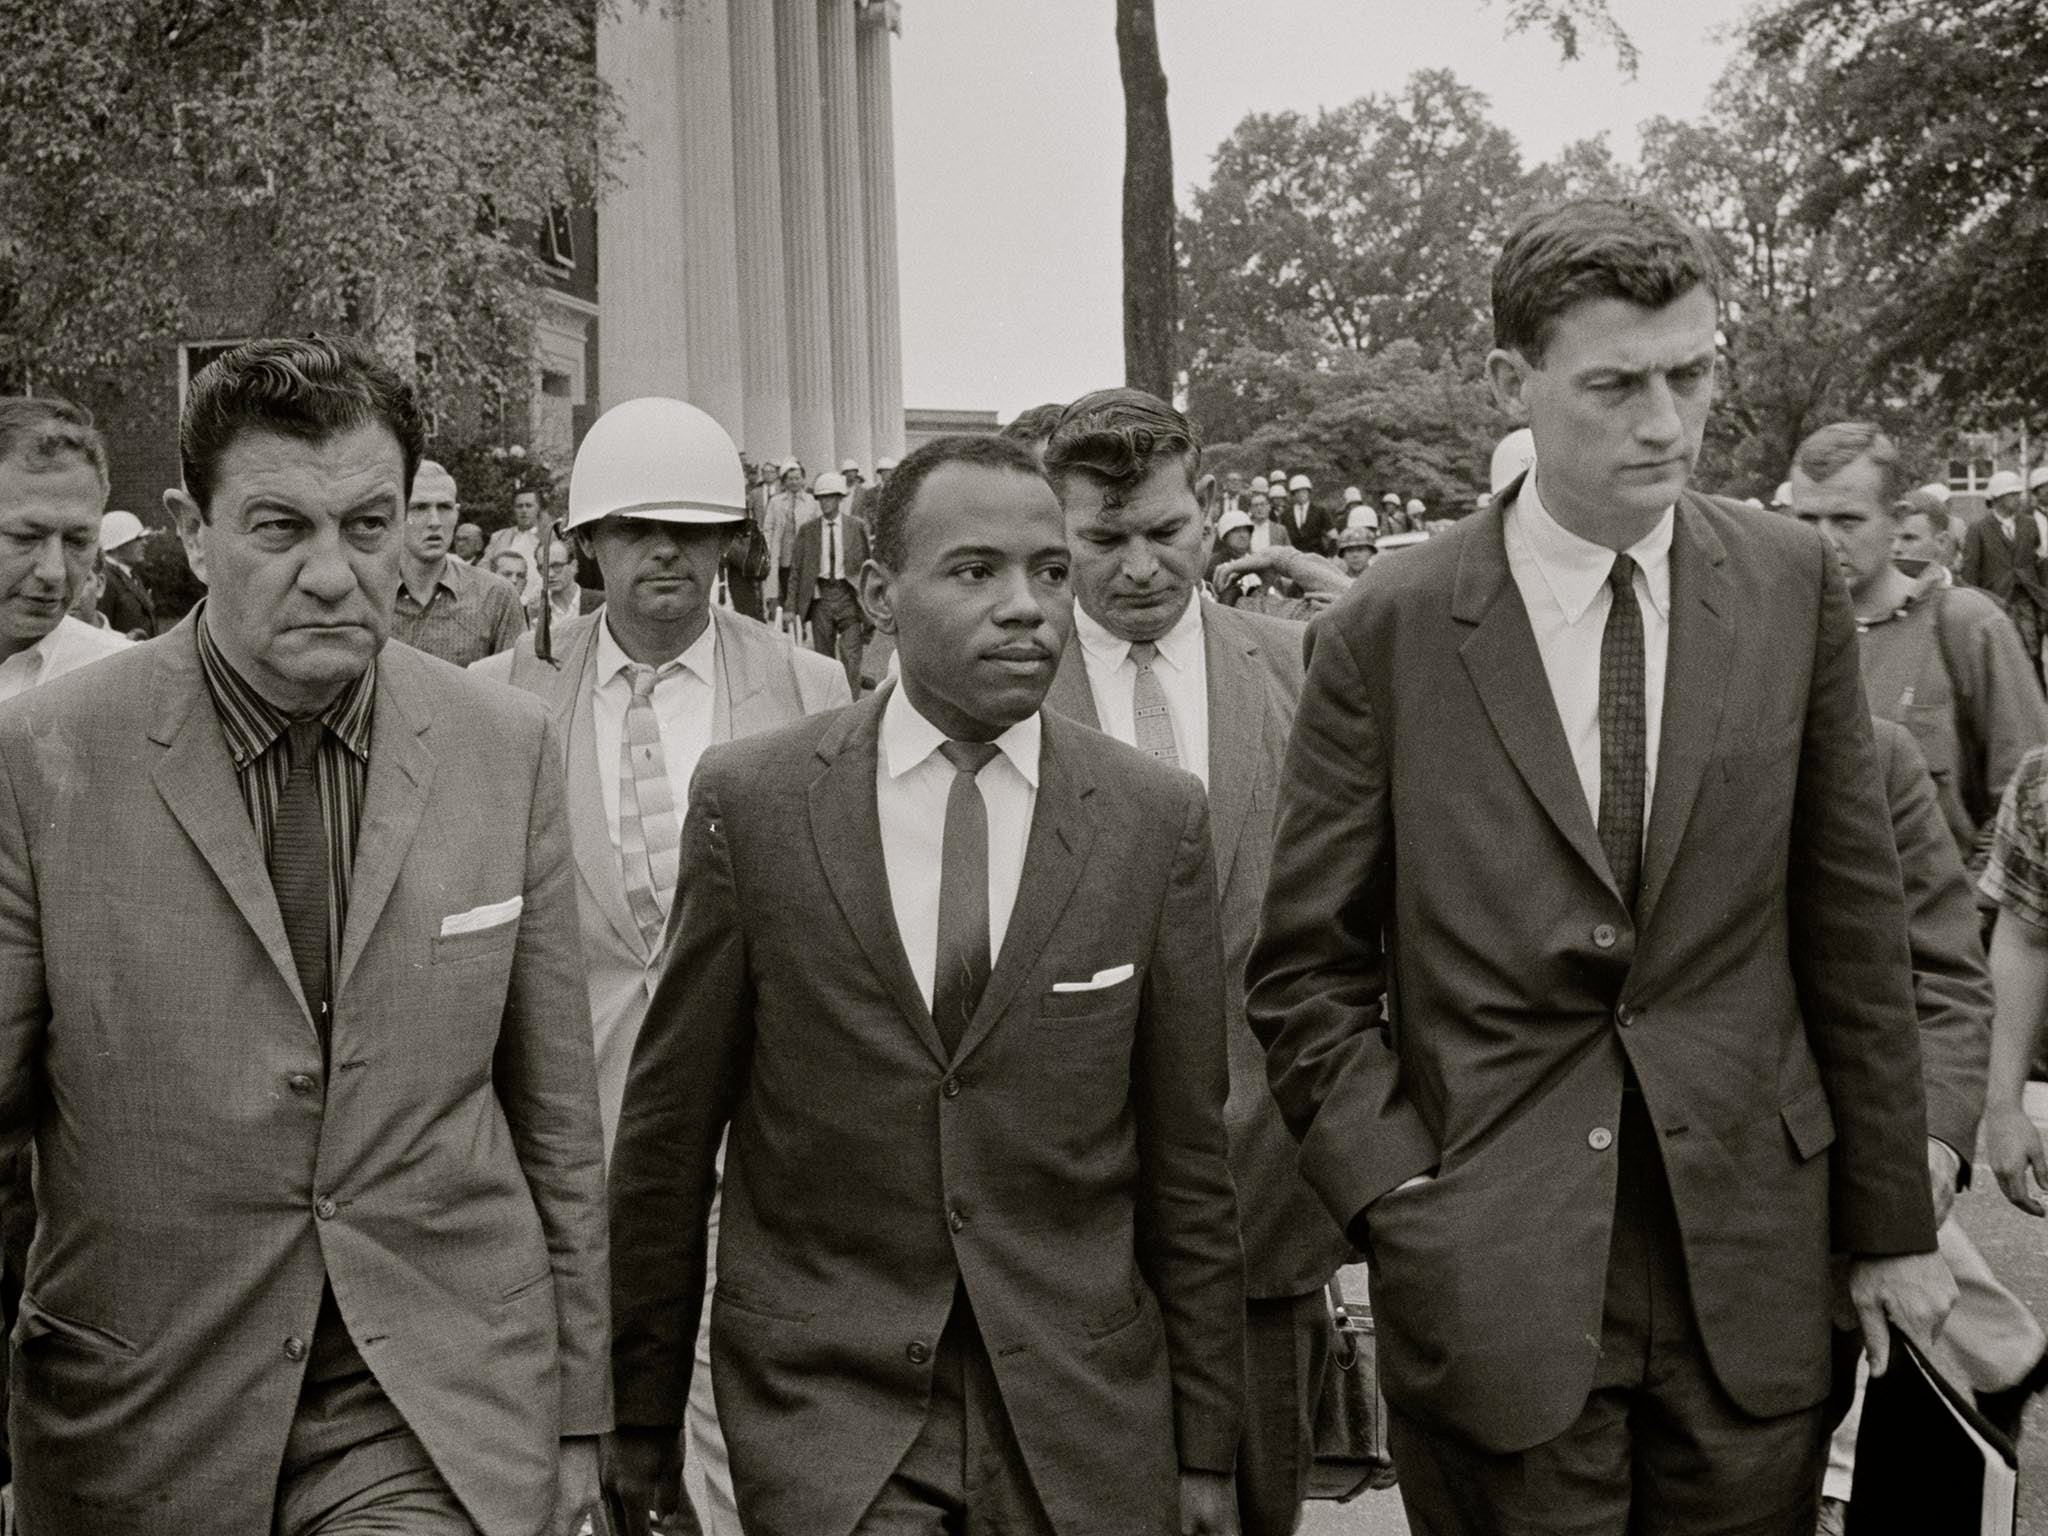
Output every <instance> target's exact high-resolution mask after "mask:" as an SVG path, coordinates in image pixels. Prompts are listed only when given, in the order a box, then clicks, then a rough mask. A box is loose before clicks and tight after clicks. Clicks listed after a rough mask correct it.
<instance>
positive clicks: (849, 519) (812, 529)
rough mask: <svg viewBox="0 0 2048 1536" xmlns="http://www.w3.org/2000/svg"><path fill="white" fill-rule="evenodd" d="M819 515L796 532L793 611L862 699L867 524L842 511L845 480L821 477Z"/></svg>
mask: <svg viewBox="0 0 2048 1536" xmlns="http://www.w3.org/2000/svg"><path fill="white" fill-rule="evenodd" d="M815 494H816V495H817V498H818V515H817V516H816V517H814V518H812V519H810V521H808V522H806V523H802V524H800V525H799V526H798V528H797V530H796V563H795V564H794V565H793V566H792V567H791V569H790V577H789V610H790V612H792V613H797V614H801V615H803V618H804V621H805V622H806V623H808V624H809V625H810V626H811V647H812V649H814V650H815V651H817V652H818V654H819V655H821V656H837V657H838V658H839V664H840V665H841V666H843V667H845V668H846V686H847V687H848V688H849V689H851V690H852V691H853V695H854V697H855V698H859V697H860V658H861V653H862V651H863V650H865V649H866V646H867V637H868V617H867V615H866V614H865V613H862V612H861V607H860V595H859V593H858V592H857V591H856V590H855V583H856V582H858V581H859V579H860V570H861V567H862V566H863V565H865V564H866V563H867V558H868V525H867V524H866V523H864V522H862V521H861V520H860V519H859V518H857V517H853V516H851V515H849V514H848V513H847V512H845V511H844V510H842V509H843V507H844V504H845V501H846V481H845V479H844V478H843V477H842V476H840V475H838V474H826V475H820V476H818V484H817V489H816V493H815Z"/></svg>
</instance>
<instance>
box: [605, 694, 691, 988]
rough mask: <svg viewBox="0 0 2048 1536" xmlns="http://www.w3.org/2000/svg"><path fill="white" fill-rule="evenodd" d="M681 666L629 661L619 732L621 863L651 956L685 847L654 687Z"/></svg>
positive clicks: (658, 941)
mask: <svg viewBox="0 0 2048 1536" xmlns="http://www.w3.org/2000/svg"><path fill="white" fill-rule="evenodd" d="M676 666H677V663H675V662H670V663H669V665H668V666H666V667H661V668H655V667H649V666H643V665H641V664H639V663H637V662H634V663H628V665H627V667H626V678H627V681H628V682H630V683H631V684H632V685H633V697H632V700H631V702H629V703H628V704H627V705H626V728H625V730H624V731H623V732H622V733H621V734H620V736H619V863H620V865H621V866H622V867H623V868H624V870H625V876H626V905H627V906H629V907H630V908H632V911H633V920H634V921H635V922H637V923H638V924H639V925H640V936H641V938H643V939H645V940H646V941H647V950H648V953H649V954H652V953H653V952H654V951H655V950H657V949H659V948H660V947H661V931H662V929H663V927H664V926H666V924H667V923H668V908H669V903H670V901H672V900H673V899H674V897H675V893H676V861H677V858H678V855H679V852H680V850H681V846H682V833H681V829H680V828H679V827H678V826H677V825H676V797H675V791H674V790H673V789H671V788H670V787H669V781H668V756H667V754H666V753H664V752H663V751H662V748H661V722H660V721H659V720H657V719H656V718H655V714H654V685H655V683H657V682H658V681H660V679H661V678H662V677H663V676H664V675H666V674H668V673H670V672H673V671H674V670H675V669H676Z"/></svg>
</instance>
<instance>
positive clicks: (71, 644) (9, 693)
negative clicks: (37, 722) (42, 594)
mask: <svg viewBox="0 0 2048 1536" xmlns="http://www.w3.org/2000/svg"><path fill="white" fill-rule="evenodd" d="M134 643H135V642H134V641H133V640H130V639H129V638H128V637H127V636H126V635H123V634H117V633H116V632H115V631H113V630H111V629H95V628H94V627H93V626H92V625H90V624H88V623H86V622H85V620H83V619H74V618H73V617H72V616H71V615H70V614H68V613H67V614H65V615H64V617H63V618H61V619H59V620H58V621H57V624H56V627H55V628H54V629H52V630H51V631H50V632H49V633H48V634H47V635H45V636H43V638H42V639H40V640H38V641H37V642H36V643H35V644H34V645H31V646H29V647H28V648H27V649H26V650H20V651H16V652H15V653H14V654H13V655H12V656H10V657H8V658H7V659H6V660H5V661H0V702H4V701H5V700H7V699H11V698H14V697H16V696H17V695H20V694H24V693H27V692H28V691H29V689H31V688H39V687H41V686H42V685H43V684H44V683H47V682H51V681H54V680H55V679H57V678H60V677H62V676H63V675H64V674H65V673H66V672H76V671H77V670H78V669H79V668H80V667H82V666H85V665H86V664H87V663H88V662H94V661H98V660H99V659H100V658H101V657H103V656H111V655H113V654H114V652H116V651H125V650H127V649H128V647H129V646H131V645H133V644H134Z"/></svg>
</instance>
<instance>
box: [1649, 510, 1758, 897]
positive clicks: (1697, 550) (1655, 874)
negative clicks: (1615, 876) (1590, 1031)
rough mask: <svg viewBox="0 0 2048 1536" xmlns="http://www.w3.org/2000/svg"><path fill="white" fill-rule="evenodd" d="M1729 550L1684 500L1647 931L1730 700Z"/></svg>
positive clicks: (1676, 540)
mask: <svg viewBox="0 0 2048 1536" xmlns="http://www.w3.org/2000/svg"><path fill="white" fill-rule="evenodd" d="M1727 556H1728V551H1727V547H1726V546H1725V545H1723V544H1722V542H1721V539H1720V536H1719V535H1718V534H1716V533H1715V532H1714V529H1713V526H1712V524H1711V523H1709V522H1708V520H1707V517H1706V515H1705V513H1704V512H1702V511H1701V510H1700V508H1699V507H1698V506H1696V505H1694V498H1693V497H1692V496H1691V495H1690V494H1687V495H1685V496H1682V497H1680V498H1679V502H1678V511H1677V513H1676V521H1675V526H1674V528H1673V531H1672V539H1671V641H1670V645H1669V647H1668V648H1667V651H1666V655H1665V660H1664V713H1663V719H1662V722H1661V724H1660V725H1659V727H1658V733H1657V788H1656V794H1655V797H1654V798H1653V800H1652V803H1651V806H1650V836H1649V843H1648V846H1647V847H1646V849H1645V850H1644V855H1643V894H1642V901H1641V905H1640V910H1639V911H1638V912H1637V914H1636V926H1637V927H1638V928H1646V927H1648V926H1649V922H1650V916H1651V914H1652V913H1653V912H1654V911H1655V910H1656V905H1657V895H1658V893H1659V892H1661V891H1662V890H1663V889H1664V882H1665V879H1666V878H1667V877H1668V876H1669V875H1670V873H1671V865H1672V862H1673V861H1674V860H1675V859H1677V857H1678V847H1679V844H1680V843H1681V842H1682V841H1683V840H1684V837H1685V827H1686V823H1687V821H1689V820H1690V819H1691V816H1692V807H1693V801H1694V800H1695V799H1696V798H1697V797H1698V795H1699V791H1700V780H1701V778H1702V777H1703V776H1704V775H1705V773H1706V770H1707V763H1708V761H1709V760H1710V759H1711V757H1712V755H1713V750H1714V744H1715V741H1716V740H1717V739H1718V737H1719V736H1720V732H1721V711H1722V706H1723V704H1724V703H1725V701H1726V698H1727V689H1728V659H1729V652H1730V651H1731V650H1732V649H1733V644H1734V638H1735V631H1734V625H1733V613H1732V609H1731V602H1732V596H1733V594H1732V593H1731V591H1730V589H1729V586H1728V579H1727V575H1726V573H1725V571H1724V570H1723V568H1722V563H1723V562H1724V561H1725V560H1726V559H1727Z"/></svg>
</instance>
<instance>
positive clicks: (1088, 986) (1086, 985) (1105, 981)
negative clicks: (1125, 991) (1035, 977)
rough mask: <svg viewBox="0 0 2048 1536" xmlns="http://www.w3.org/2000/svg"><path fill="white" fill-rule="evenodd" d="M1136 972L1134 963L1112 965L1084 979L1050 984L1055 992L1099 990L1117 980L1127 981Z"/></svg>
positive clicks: (1112, 984) (1111, 985)
mask: <svg viewBox="0 0 2048 1536" xmlns="http://www.w3.org/2000/svg"><path fill="white" fill-rule="evenodd" d="M1137 974H1138V968H1137V967H1136V966H1135V965H1128V964H1127V965H1112V966H1111V967H1110V968H1109V969H1108V970H1106V971H1097V972H1096V973H1095V974H1094V975H1093V976H1090V977H1089V978H1088V979H1087V980H1086V981H1056V982H1054V983H1053V984H1052V989H1053V991H1055V992H1100V991H1101V990H1102V989H1103V988H1104V987H1113V986H1115V985H1116V984H1117V983H1118V982H1123V981H1129V980H1130V979H1131V978H1132V977H1133V976H1135V975H1137Z"/></svg>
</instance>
